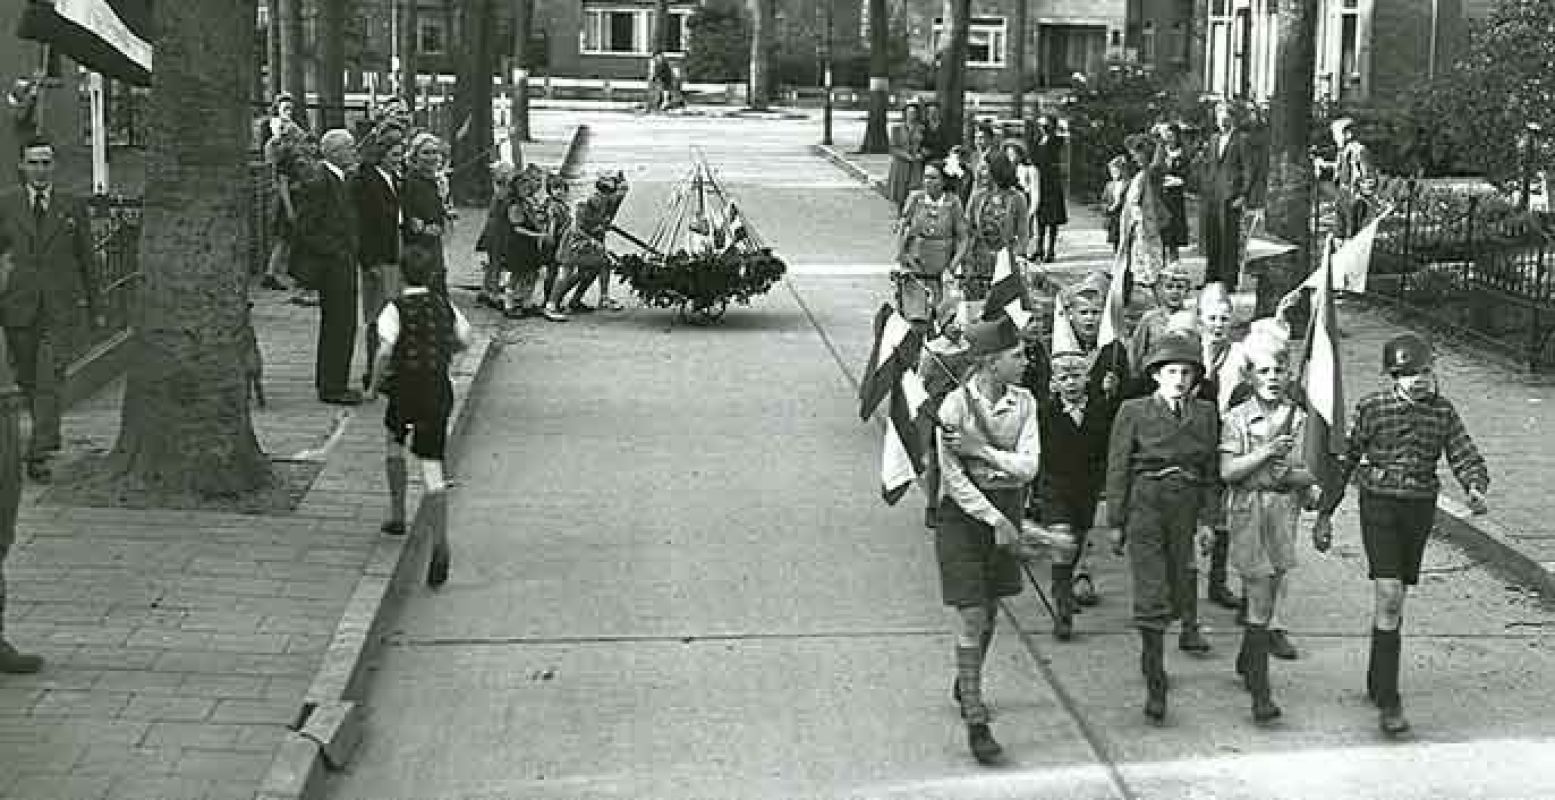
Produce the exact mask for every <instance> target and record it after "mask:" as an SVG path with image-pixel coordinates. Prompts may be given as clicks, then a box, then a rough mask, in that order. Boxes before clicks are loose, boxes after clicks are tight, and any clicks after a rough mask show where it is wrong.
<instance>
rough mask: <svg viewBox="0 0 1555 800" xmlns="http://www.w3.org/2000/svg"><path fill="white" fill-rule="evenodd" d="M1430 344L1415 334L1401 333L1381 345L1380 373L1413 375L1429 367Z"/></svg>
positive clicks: (1432, 357) (1432, 355)
mask: <svg viewBox="0 0 1555 800" xmlns="http://www.w3.org/2000/svg"><path fill="white" fill-rule="evenodd" d="M1434 358H1435V356H1434V354H1433V353H1432V352H1431V343H1430V342H1427V341H1426V340H1425V338H1424V337H1422V336H1420V335H1419V334H1417V333H1403V334H1399V335H1398V336H1395V337H1393V338H1392V339H1389V340H1388V341H1387V343H1386V344H1384V345H1382V371H1383V372H1386V373H1387V374H1389V375H1414V374H1416V373H1418V372H1419V371H1420V370H1422V369H1424V368H1426V367H1429V366H1431V362H1432V360H1434Z"/></svg>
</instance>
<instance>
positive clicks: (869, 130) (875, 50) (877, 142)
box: [859, 0, 891, 153]
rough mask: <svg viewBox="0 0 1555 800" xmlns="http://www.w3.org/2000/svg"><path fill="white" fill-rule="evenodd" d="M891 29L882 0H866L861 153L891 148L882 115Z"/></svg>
mask: <svg viewBox="0 0 1555 800" xmlns="http://www.w3.org/2000/svg"><path fill="white" fill-rule="evenodd" d="M890 47H891V31H890V17H889V16H888V15H887V14H886V0H869V121H868V124H866V125H865V127H864V144H863V146H862V147H861V148H859V149H860V150H861V151H863V152H865V153H884V152H888V151H889V150H890V149H891V137H890V135H889V134H888V133H887V126H888V125H889V123H888V121H887V119H886V116H887V115H888V114H889V113H890V110H889V109H888V108H887V106H888V105H889V104H890V97H889V92H890V88H891V78H890V73H891V52H890Z"/></svg>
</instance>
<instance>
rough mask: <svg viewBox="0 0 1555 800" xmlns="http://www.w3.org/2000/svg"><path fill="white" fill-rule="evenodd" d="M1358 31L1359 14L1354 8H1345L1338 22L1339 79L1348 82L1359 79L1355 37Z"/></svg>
mask: <svg viewBox="0 0 1555 800" xmlns="http://www.w3.org/2000/svg"><path fill="white" fill-rule="evenodd" d="M1359 29H1360V14H1359V13H1358V12H1357V10H1356V9H1354V8H1346V9H1345V10H1344V13H1343V16H1342V17H1341V18H1340V20H1339V77H1340V79H1341V80H1344V81H1349V80H1351V79H1353V78H1359V77H1360V72H1361V71H1360V66H1359V64H1358V63H1357V62H1356V57H1355V51H1356V44H1355V42H1356V36H1357V31H1358V30H1359Z"/></svg>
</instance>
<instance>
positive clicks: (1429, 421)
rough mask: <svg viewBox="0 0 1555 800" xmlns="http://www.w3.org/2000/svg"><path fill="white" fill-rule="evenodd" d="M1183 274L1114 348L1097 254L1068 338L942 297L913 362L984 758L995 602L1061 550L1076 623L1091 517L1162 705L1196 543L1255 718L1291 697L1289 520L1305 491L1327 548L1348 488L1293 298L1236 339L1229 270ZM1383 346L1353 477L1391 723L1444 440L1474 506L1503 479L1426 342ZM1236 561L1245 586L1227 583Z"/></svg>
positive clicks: (1174, 270) (933, 506)
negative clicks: (1298, 356)
mask: <svg viewBox="0 0 1555 800" xmlns="http://www.w3.org/2000/svg"><path fill="white" fill-rule="evenodd" d="M1190 280H1191V279H1190V277H1189V275H1188V274H1187V273H1186V271H1185V270H1184V269H1183V268H1182V267H1181V266H1180V265H1179V264H1177V263H1175V262H1171V263H1168V264H1167V265H1166V266H1165V267H1164V268H1163V270H1162V272H1161V274H1160V275H1159V276H1158V279H1157V281H1156V283H1155V285H1154V286H1153V287H1150V288H1151V290H1152V294H1153V299H1154V301H1155V303H1154V305H1155V307H1154V308H1152V309H1150V310H1149V311H1147V312H1146V313H1145V314H1144V316H1143V317H1141V319H1140V321H1139V323H1138V325H1137V326H1136V328H1135V330H1134V331H1133V334H1132V337H1131V338H1130V339H1129V340H1128V342H1127V347H1126V348H1124V349H1123V350H1122V351H1121V352H1120V351H1119V349H1118V348H1116V347H1109V348H1104V349H1100V350H1099V349H1098V348H1097V338H1098V333H1099V329H1100V324H1099V322H1100V319H1101V317H1102V310H1103V308H1104V304H1105V302H1106V296H1107V291H1108V287H1109V284H1110V278H1109V277H1108V276H1107V275H1105V274H1104V273H1096V274H1093V275H1091V276H1088V277H1087V278H1086V279H1085V280H1082V281H1081V282H1080V283H1078V284H1077V285H1074V286H1071V287H1068V288H1066V289H1065V290H1063V291H1061V292H1060V293H1059V295H1058V297H1057V298H1056V302H1057V303H1058V304H1060V305H1061V306H1062V307H1063V308H1064V310H1065V311H1066V312H1067V317H1068V325H1066V326H1065V327H1072V329H1073V332H1074V334H1075V335H1074V336H1072V337H1070V336H1066V335H1059V334H1058V333H1057V332H1056V330H1057V329H1058V328H1059V327H1060V326H1059V324H1058V322H1057V321H1055V324H1054V328H1055V333H1054V334H1053V336H1052V340H1051V341H1052V342H1053V344H1052V346H1051V347H1046V346H1044V339H1045V338H1046V337H1045V336H1043V333H1042V332H1041V331H1038V330H1036V329H1035V328H1036V326H1031V327H1029V328H1028V329H1027V330H1025V331H1019V330H1017V329H1016V327H1015V324H1014V323H1013V322H1012V321H1011V320H1010V318H1009V317H1008V315H1006V314H1003V313H1001V312H998V311H997V310H992V309H990V310H989V311H990V313H987V314H985V315H984V319H982V320H980V321H976V322H972V321H969V320H968V319H967V318H966V313H965V310H963V313H962V314H961V316H960V317H959V318H956V317H950V315H949V314H944V315H942V317H943V318H944V322H943V324H941V325H939V327H938V330H936V331H934V333H935V335H934V337H933V338H932V339H930V340H929V341H928V343H927V344H926V346H925V347H924V350H923V353H922V356H921V364H920V374H921V375H923V376H924V378H925V386H926V388H927V389H928V390H929V393H930V405H929V408H930V409H931V410H932V411H934V412H935V414H936V416H935V419H936V421H937V425H935V426H933V429H932V430H931V431H929V432H928V433H927V436H928V437H930V438H932V440H933V441H932V445H933V447H932V449H931V450H930V452H931V455H932V459H931V460H932V461H933V462H934V463H933V464H932V465H931V466H932V467H933V468H934V469H933V470H932V471H931V473H930V474H929V475H927V476H926V478H927V481H926V485H928V486H930V487H931V491H930V500H929V508H928V514H927V522H928V524H929V525H930V527H933V528H935V537H936V554H937V556H938V559H939V566H940V578H941V589H942V594H943V599H944V602H945V604H946V605H947V606H949V607H951V608H952V609H953V610H954V612H955V620H956V622H955V625H956V630H957V641H956V667H957V669H956V679H955V682H954V685H953V691H952V694H953V697H954V698H955V700H956V702H957V703H958V704H959V705H960V708H961V712H962V717H963V720H964V721H965V722H966V724H967V726H968V743H969V746H970V749H971V751H972V753H973V755H974V756H975V757H976V758H977V759H978V761H979V762H982V763H997V762H999V761H1000V760H1001V754H1002V750H1001V748H1000V747H999V745H998V743H997V742H996V741H995V740H994V738H993V736H992V733H991V732H990V730H989V727H988V711H987V708H986V706H985V705H984V703H983V701H982V693H981V672H982V665H983V663H984V661H985V660H986V654H987V649H988V646H989V643H990V642H991V640H992V635H993V627H994V620H995V615H994V613H993V610H994V608H995V604H996V602H997V600H998V599H999V598H1000V597H1003V596H1008V595H1011V594H1015V593H1018V592H1019V591H1020V581H1019V573H1018V571H1017V570H1018V564H1017V561H1016V559H1018V558H1020V557H1021V554H1022V553H1026V554H1029V553H1031V552H1033V550H1034V549H1043V551H1044V552H1046V553H1048V554H1049V557H1050V560H1051V581H1052V584H1051V588H1052V597H1053V608H1052V611H1053V616H1054V627H1053V633H1054V636H1055V637H1056V638H1058V639H1059V640H1062V641H1068V640H1070V639H1071V638H1072V636H1073V633H1074V615H1075V614H1076V613H1077V611H1078V610H1079V609H1078V606H1081V605H1084V604H1087V603H1090V602H1094V601H1095V591H1094V590H1095V584H1094V578H1093V577H1092V575H1091V574H1090V570H1089V569H1088V568H1087V566H1086V562H1087V558H1088V556H1087V554H1088V552H1089V551H1090V548H1089V546H1088V545H1089V542H1088V540H1089V539H1090V538H1091V536H1092V534H1102V533H1105V534H1108V538H1110V539H1111V541H1112V544H1113V548H1112V549H1113V552H1114V553H1115V554H1116V555H1119V556H1122V555H1126V556H1127V562H1128V566H1129V574H1130V582H1131V594H1132V601H1133V609H1132V610H1133V619H1134V625H1135V627H1137V628H1138V630H1139V632H1140V642H1141V659H1140V671H1141V673H1142V675H1143V677H1144V680H1145V684H1146V687H1147V694H1146V702H1145V706H1144V713H1145V715H1146V717H1147V718H1148V719H1149V720H1150V721H1151V722H1154V723H1157V724H1160V723H1163V722H1164V721H1165V719H1166V710H1167V709H1166V706H1167V694H1168V685H1169V681H1168V677H1167V673H1166V668H1165V645H1164V639H1165V633H1166V631H1167V630H1168V628H1169V627H1170V626H1171V624H1172V623H1173V622H1174V621H1177V622H1180V623H1181V627H1180V635H1179V639H1178V647H1179V649H1180V650H1183V651H1185V652H1189V653H1193V654H1198V655H1203V654H1207V653H1209V652H1210V650H1211V645H1210V643H1209V641H1208V640H1207V639H1206V638H1205V637H1204V636H1203V634H1202V632H1201V630H1200V625H1199V617H1198V609H1197V602H1198V601H1197V596H1198V552H1200V551H1207V553H1208V554H1209V556H1210V562H1211V563H1210V581H1209V592H1208V596H1209V597H1210V598H1211V599H1212V600H1215V601H1217V602H1219V603H1220V604H1222V605H1225V606H1227V607H1232V608H1238V609H1240V611H1241V613H1240V614H1239V622H1241V623H1242V624H1243V626H1244V627H1243V635H1242V640H1241V647H1240V650H1239V652H1238V654H1237V657H1236V661H1235V669H1236V672H1237V674H1238V675H1239V676H1241V678H1242V681H1243V683H1244V686H1245V688H1246V689H1247V691H1248V692H1249V694H1250V695H1251V709H1252V716H1253V719H1254V720H1255V721H1257V722H1259V723H1266V722H1269V721H1271V720H1274V719H1276V718H1278V717H1279V716H1280V715H1281V710H1280V708H1279V707H1278V706H1277V705H1276V704H1275V703H1274V701H1273V698H1272V692H1271V688H1270V680H1269V664H1270V661H1269V659H1270V657H1271V656H1275V657H1283V658H1295V657H1297V653H1296V651H1295V648H1294V646H1292V645H1291V643H1290V641H1289V639H1288V637H1287V636H1286V633H1285V628H1284V625H1283V623H1282V622H1281V621H1280V619H1279V615H1278V609H1279V607H1280V605H1282V602H1281V599H1282V598H1283V597H1284V596H1285V594H1286V592H1287V588H1288V584H1289V580H1288V577H1289V573H1290V571H1291V569H1292V568H1293V567H1294V566H1295V565H1296V562H1297V558H1296V544H1295V543H1296V531H1297V523H1298V520H1299V516H1300V514H1301V513H1302V511H1303V510H1313V509H1317V510H1318V511H1319V514H1318V517H1317V521H1316V523H1315V524H1314V527H1313V539H1312V542H1313V545H1314V547H1315V548H1316V549H1317V550H1319V551H1326V550H1327V548H1328V547H1329V544H1330V542H1331V525H1332V524H1331V521H1330V519H1331V515H1332V513H1333V509H1334V508H1335V507H1336V506H1337V505H1338V503H1339V501H1340V499H1341V497H1342V494H1343V485H1342V483H1333V484H1331V485H1327V486H1320V485H1319V480H1318V478H1317V476H1316V474H1315V470H1314V469H1313V465H1309V464H1306V463H1305V462H1304V458H1303V449H1302V448H1301V446H1300V445H1301V442H1302V441H1303V436H1304V431H1305V427H1306V425H1307V419H1308V414H1307V411H1306V410H1305V408H1304V405H1303V402H1302V398H1301V397H1300V396H1299V395H1300V394H1301V393H1300V392H1297V391H1294V386H1295V384H1294V383H1293V380H1294V377H1293V371H1292V364H1291V353H1290V347H1289V339H1290V337H1289V328H1288V324H1287V323H1286V321H1285V320H1284V317H1285V315H1286V312H1287V310H1288V308H1287V307H1286V306H1285V305H1282V307H1281V308H1280V309H1279V311H1278V312H1277V313H1276V315H1275V316H1274V317H1272V318H1269V319H1261V320H1257V321H1255V322H1253V323H1252V324H1251V326H1250V330H1249V332H1248V333H1247V334H1246V335H1245V336H1244V337H1243V338H1242V339H1240V340H1239V341H1233V340H1232V336H1231V331H1232V316H1233V307H1232V303H1231V299H1230V297H1229V295H1228V294H1227V292H1226V291H1225V288H1224V286H1223V285H1221V284H1218V283H1212V284H1209V285H1207V286H1206V287H1205V288H1204V289H1203V291H1202V292H1200V293H1199V295H1198V298H1197V302H1196V304H1195V306H1194V307H1193V308H1192V309H1189V308H1187V307H1186V306H1187V299H1188V296H1189V294H1190V286H1191V283H1190ZM947 311H948V309H947ZM1383 357H1384V364H1383V368H1384V371H1385V372H1386V373H1387V374H1389V375H1390V376H1392V378H1393V385H1392V386H1391V387H1389V388H1388V389H1386V390H1384V391H1382V392H1379V393H1377V394H1374V395H1371V396H1368V397H1366V398H1365V399H1363V400H1361V401H1360V403H1359V404H1358V406H1357V408H1356V415H1355V419H1354V426H1353V428H1352V430H1351V434H1350V438H1349V451H1348V453H1347V454H1345V455H1344V457H1343V458H1342V459H1341V465H1342V469H1343V473H1344V477H1345V479H1346V480H1347V479H1348V478H1349V476H1350V474H1351V473H1352V472H1354V471H1356V470H1359V471H1360V475H1361V479H1360V480H1359V481H1358V483H1359V486H1360V508H1361V528H1362V538H1363V539H1364V541H1365V546H1366V553H1367V557H1368V561H1369V564H1370V569H1369V577H1370V578H1371V579H1373V580H1374V581H1375V582H1376V586H1377V589H1376V598H1377V599H1376V610H1375V613H1374V624H1373V633H1372V646H1371V659H1370V664H1369V667H1368V677H1367V694H1368V696H1369V697H1370V698H1371V699H1372V700H1373V702H1375V703H1376V705H1377V706H1378V708H1379V710H1380V718H1379V722H1380V727H1381V728H1382V730H1383V731H1384V732H1385V733H1388V734H1390V735H1392V734H1398V733H1401V732H1403V731H1405V730H1407V729H1408V723H1407V721H1405V719H1404V716H1403V712H1402V702H1401V700H1400V696H1399V691H1398V671H1399V660H1400V656H1399V649H1400V645H1399V634H1398V631H1399V628H1400V624H1401V620H1400V615H1401V610H1402V605H1403V598H1404V594H1405V592H1406V589H1407V587H1408V586H1410V585H1413V584H1414V583H1415V581H1416V579H1417V578H1418V573H1419V565H1420V560H1421V555H1422V552H1423V549H1424V544H1425V541H1426V537H1427V536H1428V534H1429V532H1430V528H1431V522H1432V510H1433V508H1434V500H1435V496H1436V492H1437V490H1438V486H1437V484H1436V477H1435V464H1436V462H1437V461H1438V460H1439V459H1440V458H1441V456H1442V454H1443V453H1444V452H1445V453H1446V455H1447V458H1448V461H1449V463H1450V465H1451V466H1452V469H1453V471H1454V473H1455V474H1456V476H1457V477H1458V479H1459V481H1460V482H1461V483H1462V484H1463V486H1464V488H1465V490H1466V491H1467V493H1468V496H1469V498H1470V502H1471V503H1472V504H1474V505H1475V506H1476V508H1477V509H1483V507H1484V492H1485V491H1486V488H1487V487H1488V484H1489V477H1488V473H1487V471H1486V468H1485V463H1484V460H1483V459H1482V458H1481V457H1480V455H1479V453H1478V452H1477V450H1476V449H1475V447H1474V444H1473V442H1472V441H1471V440H1470V439H1469V437H1468V434H1467V433H1466V432H1465V430H1464V427H1463V423H1462V420H1461V419H1460V418H1459V417H1458V415H1457V413H1456V411H1455V410H1454V409H1453V407H1452V404H1451V403H1450V402H1449V401H1447V400H1446V399H1445V398H1443V397H1441V395H1440V394H1439V393H1437V391H1436V388H1435V384H1434V381H1433V379H1432V378H1431V365H1432V354H1431V350H1430V347H1429V345H1428V344H1427V343H1426V342H1425V341H1424V340H1422V339H1420V338H1419V337H1418V336H1415V335H1413V334H1405V335H1403V336H1400V337H1397V338H1395V339H1394V340H1392V341H1390V342H1389V343H1388V345H1387V347H1386V348H1385V349H1384V352H1383ZM1103 500H1105V502H1104V503H1103ZM1102 506H1104V508H1105V513H1104V514H1103V515H1102V516H1103V519H1101V520H1098V519H1097V514H1098V508H1099V507H1102ZM1055 542H1062V543H1064V544H1065V545H1067V546H1065V547H1061V548H1054V547H1053V546H1052V545H1053V544H1054V543H1055ZM1231 573H1234V574H1235V575H1236V576H1237V577H1239V578H1240V580H1241V584H1242V587H1243V598H1242V599H1238V598H1237V597H1236V596H1235V595H1234V594H1233V593H1232V591H1231V589H1230V588H1229V587H1228V586H1227V585H1226V583H1227V579H1228V575H1229V574H1231ZM1012 576H1013V577H1012Z"/></svg>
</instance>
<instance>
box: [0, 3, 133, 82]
mask: <svg viewBox="0 0 1555 800" xmlns="http://www.w3.org/2000/svg"><path fill="white" fill-rule="evenodd" d="M16 35H17V36H18V37H20V38H22V39H31V40H33V41H37V42H42V43H43V44H46V45H48V46H50V47H51V48H53V49H54V51H55V52H57V53H59V54H61V55H64V56H66V57H68V58H69V59H70V60H72V61H75V62H76V63H78V64H81V65H82V66H84V67H86V68H87V69H90V70H92V71H94V72H100V73H102V74H103V75H104V76H106V77H109V78H114V79H116V80H121V81H124V82H126V83H131V84H135V85H136V86H150V85H151V52H152V41H153V40H154V38H155V37H154V34H153V32H152V24H151V0H27V7H26V8H25V9H23V10H22V17H21V23H20V25H19V26H18V28H17V31H16Z"/></svg>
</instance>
